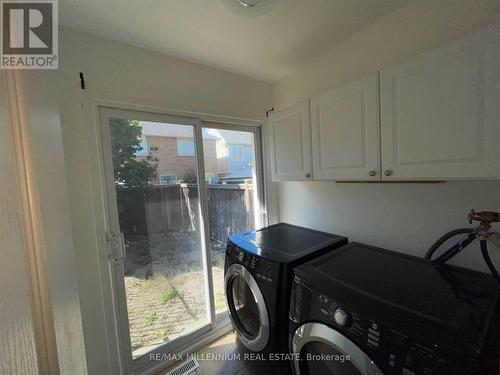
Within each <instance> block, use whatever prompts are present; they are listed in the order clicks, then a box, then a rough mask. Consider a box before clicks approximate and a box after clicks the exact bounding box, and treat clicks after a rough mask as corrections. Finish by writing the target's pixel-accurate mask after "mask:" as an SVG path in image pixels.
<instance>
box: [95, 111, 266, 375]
mask: <svg viewBox="0 0 500 375" xmlns="http://www.w3.org/2000/svg"><path fill="white" fill-rule="evenodd" d="M100 120H101V144H102V150H103V165H104V168H103V171H104V174H105V184H106V189H105V190H106V192H107V197H106V198H107V199H106V200H107V218H108V219H107V223H108V228H106V237H107V240H108V249H106V250H107V251H108V252H109V261H110V269H111V275H112V280H113V282H112V284H113V285H112V288H113V295H114V301H110V302H112V303H113V306H114V311H115V313H114V315H115V319H116V323H117V324H116V326H117V336H118V338H117V341H118V342H117V344H118V347H119V351H120V356H121V358H122V367H123V369H124V373H132V372H134V371H135V372H140V370H141V369H146V368H148V367H150V365H151V362H150V360H149V354H150V353H154V352H162V353H165V352H171V353H172V352H175V350H176V349H178V348H179V347H181V346H186V345H187V344H189V342H191V341H192V340H194V339H196V338H197V337H200V336H201V335H203V334H207V333H208V332H210V330H212V329H214V327H215V326H216V325H217V324H220V323H224V319H226V318H227V314H226V313H225V311H226V308H225V302H224V301H225V298H224V290H223V284H222V280H223V272H224V269H223V264H224V253H225V245H226V240H227V236H228V235H230V234H233V233H236V232H241V231H245V230H249V229H254V228H256V227H258V226H260V225H261V222H262V221H261V212H262V200H261V199H259V196H260V195H259V193H260V192H261V189H262V184H261V182H260V181H261V180H260V170H259V166H260V133H259V129H258V128H254V127H235V126H229V125H222V124H218V125H217V126H216V125H215V124H202V122H201V121H200V120H199V119H196V118H186V117H178V116H167V115H162V114H152V113H145V112H133V111H127V110H119V109H111V108H101V109H100ZM212 125H213V127H212Z"/></svg>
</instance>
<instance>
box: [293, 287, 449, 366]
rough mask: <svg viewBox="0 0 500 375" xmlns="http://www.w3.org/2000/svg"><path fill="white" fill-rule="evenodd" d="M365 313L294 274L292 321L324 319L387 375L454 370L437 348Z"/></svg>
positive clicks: (321, 320)
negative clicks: (310, 285) (311, 286)
mask: <svg viewBox="0 0 500 375" xmlns="http://www.w3.org/2000/svg"><path fill="white" fill-rule="evenodd" d="M299 303H300V306H299V305H298V304H299ZM367 313H369V311H365V310H363V312H360V311H359V310H356V309H355V308H354V307H353V306H350V305H349V301H347V300H346V301H338V300H336V299H335V298H334V296H330V295H327V294H324V293H322V292H320V291H318V290H315V289H313V288H310V287H309V286H307V285H306V284H304V283H302V282H301V281H300V279H299V278H298V277H295V278H294V282H293V287H292V302H291V306H290V320H291V321H292V322H293V323H294V324H295V323H299V322H301V321H311V320H312V321H319V322H324V323H325V324H327V325H329V326H330V327H332V328H334V329H336V330H338V331H339V332H340V333H341V334H343V335H344V336H346V337H347V338H348V339H350V340H351V341H352V342H354V343H355V344H356V345H357V346H359V347H360V348H361V349H362V350H363V351H365V352H366V353H367V355H368V356H370V357H371V358H372V359H373V361H374V362H375V363H376V364H377V366H378V367H379V368H380V369H381V370H382V372H383V373H384V374H386V375H392V374H394V375H395V374H398V375H401V374H404V375H448V374H455V373H456V364H455V363H453V361H451V360H447V359H446V358H447V357H446V354H444V352H443V351H442V350H440V348H438V347H437V346H434V345H432V344H430V343H426V342H422V341H420V340H415V339H413V338H411V337H409V336H408V335H407V334H405V333H403V332H399V331H398V330H396V329H394V327H391V326H389V325H387V324H386V322H381V321H379V320H377V319H374V318H372V317H370V315H369V314H367ZM346 354H348V353H346Z"/></svg>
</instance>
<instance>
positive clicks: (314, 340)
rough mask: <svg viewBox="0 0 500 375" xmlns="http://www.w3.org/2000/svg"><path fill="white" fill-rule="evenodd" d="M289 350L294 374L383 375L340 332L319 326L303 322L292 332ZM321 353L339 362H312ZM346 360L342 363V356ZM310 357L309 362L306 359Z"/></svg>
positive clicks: (361, 351)
mask: <svg viewBox="0 0 500 375" xmlns="http://www.w3.org/2000/svg"><path fill="white" fill-rule="evenodd" d="M292 351H293V353H294V354H300V356H299V357H300V359H299V358H295V359H294V362H293V367H294V371H295V375H307V374H314V373H318V374H319V373H322V374H341V375H383V373H382V371H380V369H379V368H378V367H377V365H376V364H375V363H374V362H373V361H372V360H371V359H370V357H368V355H366V353H365V352H363V350H361V348H360V347H358V346H357V345H356V344H355V343H353V342H352V341H351V340H349V339H348V338H347V337H345V336H344V335H342V334H341V333H339V332H337V331H335V330H334V329H332V328H330V327H328V326H326V325H324V324H322V323H306V324H303V325H301V326H300V327H299V328H297V330H296V331H295V333H294V335H293V338H292ZM322 354H326V355H331V356H332V357H331V358H333V356H336V357H338V358H341V359H339V360H332V361H321V360H314V358H318V357H319V356H321V355H322ZM347 355H348V356H349V360H346V356H347ZM307 358H310V359H312V360H309V361H308V359H307Z"/></svg>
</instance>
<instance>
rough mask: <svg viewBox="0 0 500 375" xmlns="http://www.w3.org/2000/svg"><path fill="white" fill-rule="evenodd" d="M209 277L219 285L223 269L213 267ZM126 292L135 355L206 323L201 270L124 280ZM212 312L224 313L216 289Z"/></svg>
mask: <svg viewBox="0 0 500 375" xmlns="http://www.w3.org/2000/svg"><path fill="white" fill-rule="evenodd" d="M212 274H213V277H214V284H216V285H222V281H223V277H224V270H223V268H221V267H212ZM125 289H126V295H127V309H128V315H129V330H130V338H131V344H132V350H133V351H134V355H136V353H139V354H140V353H143V351H144V350H147V348H150V347H153V346H155V345H158V344H161V343H164V342H168V341H171V340H173V339H175V338H176V337H178V336H181V335H182V334H183V333H184V332H186V331H189V330H191V329H194V328H196V327H198V326H200V325H202V324H204V323H206V322H208V316H207V311H206V304H205V279H204V274H203V272H202V271H201V270H199V271H191V272H186V273H180V274H177V275H175V276H166V275H165V274H162V273H158V272H157V273H154V274H153V275H152V276H151V277H150V278H147V279H146V278H139V277H133V276H126V277H125ZM215 309H216V310H217V311H222V310H224V309H225V297H224V293H223V292H222V291H220V290H217V287H216V292H215ZM141 348H142V349H141ZM139 349H141V350H139ZM139 354H137V355H139Z"/></svg>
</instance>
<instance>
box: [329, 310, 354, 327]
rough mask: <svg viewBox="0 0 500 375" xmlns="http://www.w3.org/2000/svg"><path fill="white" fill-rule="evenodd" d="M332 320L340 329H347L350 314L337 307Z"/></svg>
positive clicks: (349, 323) (349, 322)
mask: <svg viewBox="0 0 500 375" xmlns="http://www.w3.org/2000/svg"><path fill="white" fill-rule="evenodd" d="M333 320H335V323H337V324H338V325H339V326H341V327H348V326H350V325H351V321H352V319H351V314H349V312H347V311H346V310H344V309H343V308H342V307H337V308H336V309H335V311H334V312H333Z"/></svg>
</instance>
